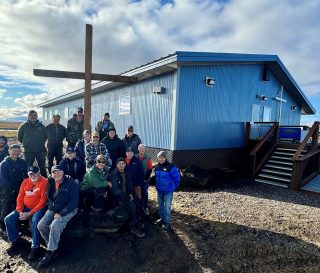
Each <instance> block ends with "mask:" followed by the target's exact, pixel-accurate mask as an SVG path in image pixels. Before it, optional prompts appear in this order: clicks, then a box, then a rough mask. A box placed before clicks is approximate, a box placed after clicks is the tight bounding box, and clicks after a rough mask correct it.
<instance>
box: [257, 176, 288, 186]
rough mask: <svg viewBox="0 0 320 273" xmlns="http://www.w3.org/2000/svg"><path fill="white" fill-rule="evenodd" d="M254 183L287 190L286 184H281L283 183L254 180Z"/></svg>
mask: <svg viewBox="0 0 320 273" xmlns="http://www.w3.org/2000/svg"><path fill="white" fill-rule="evenodd" d="M255 182H259V183H264V184H269V185H274V186H278V187H283V188H288V185H287V184H283V183H279V182H273V181H268V180H264V179H258V178H257V179H255Z"/></svg>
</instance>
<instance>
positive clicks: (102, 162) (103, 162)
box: [97, 160, 106, 164]
mask: <svg viewBox="0 0 320 273" xmlns="http://www.w3.org/2000/svg"><path fill="white" fill-rule="evenodd" d="M97 163H101V164H106V162H105V161H99V160H98V161H97Z"/></svg>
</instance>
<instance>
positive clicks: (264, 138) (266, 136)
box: [250, 122, 279, 156]
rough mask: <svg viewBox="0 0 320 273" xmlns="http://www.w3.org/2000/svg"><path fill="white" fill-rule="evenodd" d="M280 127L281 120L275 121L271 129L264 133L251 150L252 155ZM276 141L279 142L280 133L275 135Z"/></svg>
mask: <svg viewBox="0 0 320 273" xmlns="http://www.w3.org/2000/svg"><path fill="white" fill-rule="evenodd" d="M276 129H279V122H275V123H274V124H273V126H272V127H271V128H270V129H269V131H268V132H267V133H266V134H265V135H264V137H263V138H262V139H261V140H260V141H259V142H258V144H257V145H256V146H255V147H254V148H253V150H252V151H251V152H250V156H254V155H255V154H256V153H257V152H258V151H259V150H260V148H261V147H262V145H263V144H264V143H265V142H266V141H267V139H268V138H269V136H270V135H271V134H272V133H273V132H274V131H275V130H276ZM274 140H275V142H278V134H277V133H276V134H275V136H274Z"/></svg>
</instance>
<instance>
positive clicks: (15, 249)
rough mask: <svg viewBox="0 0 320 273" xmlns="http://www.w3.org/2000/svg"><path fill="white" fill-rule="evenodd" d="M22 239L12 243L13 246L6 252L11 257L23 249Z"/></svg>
mask: <svg viewBox="0 0 320 273" xmlns="http://www.w3.org/2000/svg"><path fill="white" fill-rule="evenodd" d="M21 244H22V239H21V238H18V239H17V240H15V241H14V242H12V243H11V246H10V247H9V248H8V249H7V250H6V251H7V253H8V254H9V255H13V254H15V253H16V252H18V251H19V250H20V249H21Z"/></svg>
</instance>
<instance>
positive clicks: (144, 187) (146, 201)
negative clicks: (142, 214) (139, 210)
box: [141, 181, 149, 209]
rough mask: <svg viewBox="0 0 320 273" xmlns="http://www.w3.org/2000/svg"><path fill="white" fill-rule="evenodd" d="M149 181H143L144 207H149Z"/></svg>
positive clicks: (142, 196)
mask: <svg viewBox="0 0 320 273" xmlns="http://www.w3.org/2000/svg"><path fill="white" fill-rule="evenodd" d="M148 188H149V185H148V181H143V183H142V186H141V202H142V207H143V208H145V209H146V208H148V207H149V206H148Z"/></svg>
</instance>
